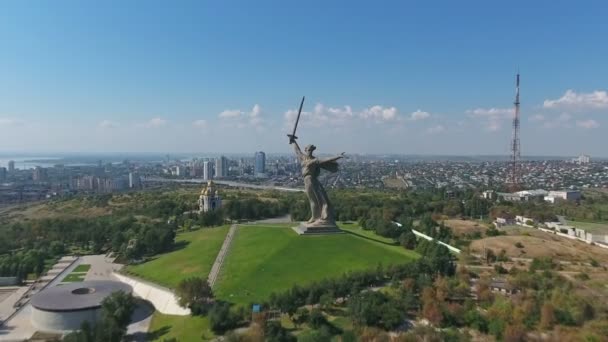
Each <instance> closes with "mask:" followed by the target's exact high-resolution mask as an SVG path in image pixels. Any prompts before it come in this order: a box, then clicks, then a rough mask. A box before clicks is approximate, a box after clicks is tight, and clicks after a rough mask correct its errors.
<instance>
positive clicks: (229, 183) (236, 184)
mask: <svg viewBox="0 0 608 342" xmlns="http://www.w3.org/2000/svg"><path fill="white" fill-rule="evenodd" d="M144 182H164V183H207V181H206V180H203V179H197V178H191V179H168V178H160V177H153V178H152V177H151V178H146V179H145V180H144ZM213 182H214V183H215V184H220V185H226V186H231V187H235V188H249V189H258V190H279V191H289V192H304V189H298V188H287V187H283V186H274V185H259V184H249V183H241V182H233V181H225V180H215V179H214V180H213Z"/></svg>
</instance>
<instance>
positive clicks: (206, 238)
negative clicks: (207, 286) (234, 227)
mask: <svg viewBox="0 0 608 342" xmlns="http://www.w3.org/2000/svg"><path fill="white" fill-rule="evenodd" d="M226 233H228V227H227V226H225V227H219V228H205V229H199V230H197V231H194V232H188V233H181V234H179V235H178V236H177V237H176V238H175V241H176V242H177V244H178V245H179V243H180V242H183V243H187V245H186V246H185V247H183V248H181V249H178V250H176V251H173V252H170V253H165V254H161V255H159V256H158V257H157V258H156V259H154V260H151V261H148V262H146V263H143V264H140V265H135V266H128V267H127V268H126V271H127V273H131V274H134V275H136V276H138V277H141V278H144V279H148V280H150V281H153V282H155V283H158V284H160V285H164V286H167V287H175V286H177V284H178V283H179V281H180V280H182V279H184V278H187V277H192V276H198V277H202V278H207V275H208V274H209V271H210V270H211V266H212V265H213V261H215V257H216V256H217V253H218V252H219V250H220V248H221V247H222V243H223V242H224V237H225V236H226Z"/></svg>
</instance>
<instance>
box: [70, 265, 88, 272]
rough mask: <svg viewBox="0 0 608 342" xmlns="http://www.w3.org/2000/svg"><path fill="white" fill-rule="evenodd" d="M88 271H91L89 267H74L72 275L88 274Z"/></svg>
mask: <svg viewBox="0 0 608 342" xmlns="http://www.w3.org/2000/svg"><path fill="white" fill-rule="evenodd" d="M90 269H91V265H89V264H80V265H78V266H76V268H75V269H74V270H73V271H72V272H74V273H80V272H88V271H89V270H90Z"/></svg>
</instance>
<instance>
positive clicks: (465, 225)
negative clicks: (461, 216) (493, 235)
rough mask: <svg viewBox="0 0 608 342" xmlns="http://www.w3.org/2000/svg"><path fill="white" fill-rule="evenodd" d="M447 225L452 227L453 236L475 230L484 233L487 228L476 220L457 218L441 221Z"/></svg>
mask: <svg viewBox="0 0 608 342" xmlns="http://www.w3.org/2000/svg"><path fill="white" fill-rule="evenodd" d="M443 222H444V224H445V225H446V226H447V227H450V228H451V229H452V233H453V234H454V235H455V236H461V235H464V234H471V233H475V232H480V233H485V231H486V230H488V227H487V226H486V225H485V224H483V223H479V222H476V221H471V220H458V219H450V220H445V221H443Z"/></svg>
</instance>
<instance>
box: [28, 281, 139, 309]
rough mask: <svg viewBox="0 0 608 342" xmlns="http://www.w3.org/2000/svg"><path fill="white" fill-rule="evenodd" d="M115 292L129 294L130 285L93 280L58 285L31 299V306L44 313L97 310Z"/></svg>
mask: <svg viewBox="0 0 608 342" xmlns="http://www.w3.org/2000/svg"><path fill="white" fill-rule="evenodd" d="M116 291H123V292H126V293H131V291H132V288H131V286H130V285H127V284H124V283H121V282H118V281H112V280H95V281H84V282H78V283H72V284H66V285H60V286H55V287H51V288H48V289H45V290H43V291H41V292H39V293H37V294H35V295H34V296H33V297H32V300H31V302H30V303H31V304H32V306H33V307H35V308H36V309H39V310H45V311H77V310H86V309H92V308H97V307H100V306H101V302H102V301H103V300H104V299H105V298H106V297H107V296H109V295H110V294H112V293H113V292H116Z"/></svg>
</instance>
